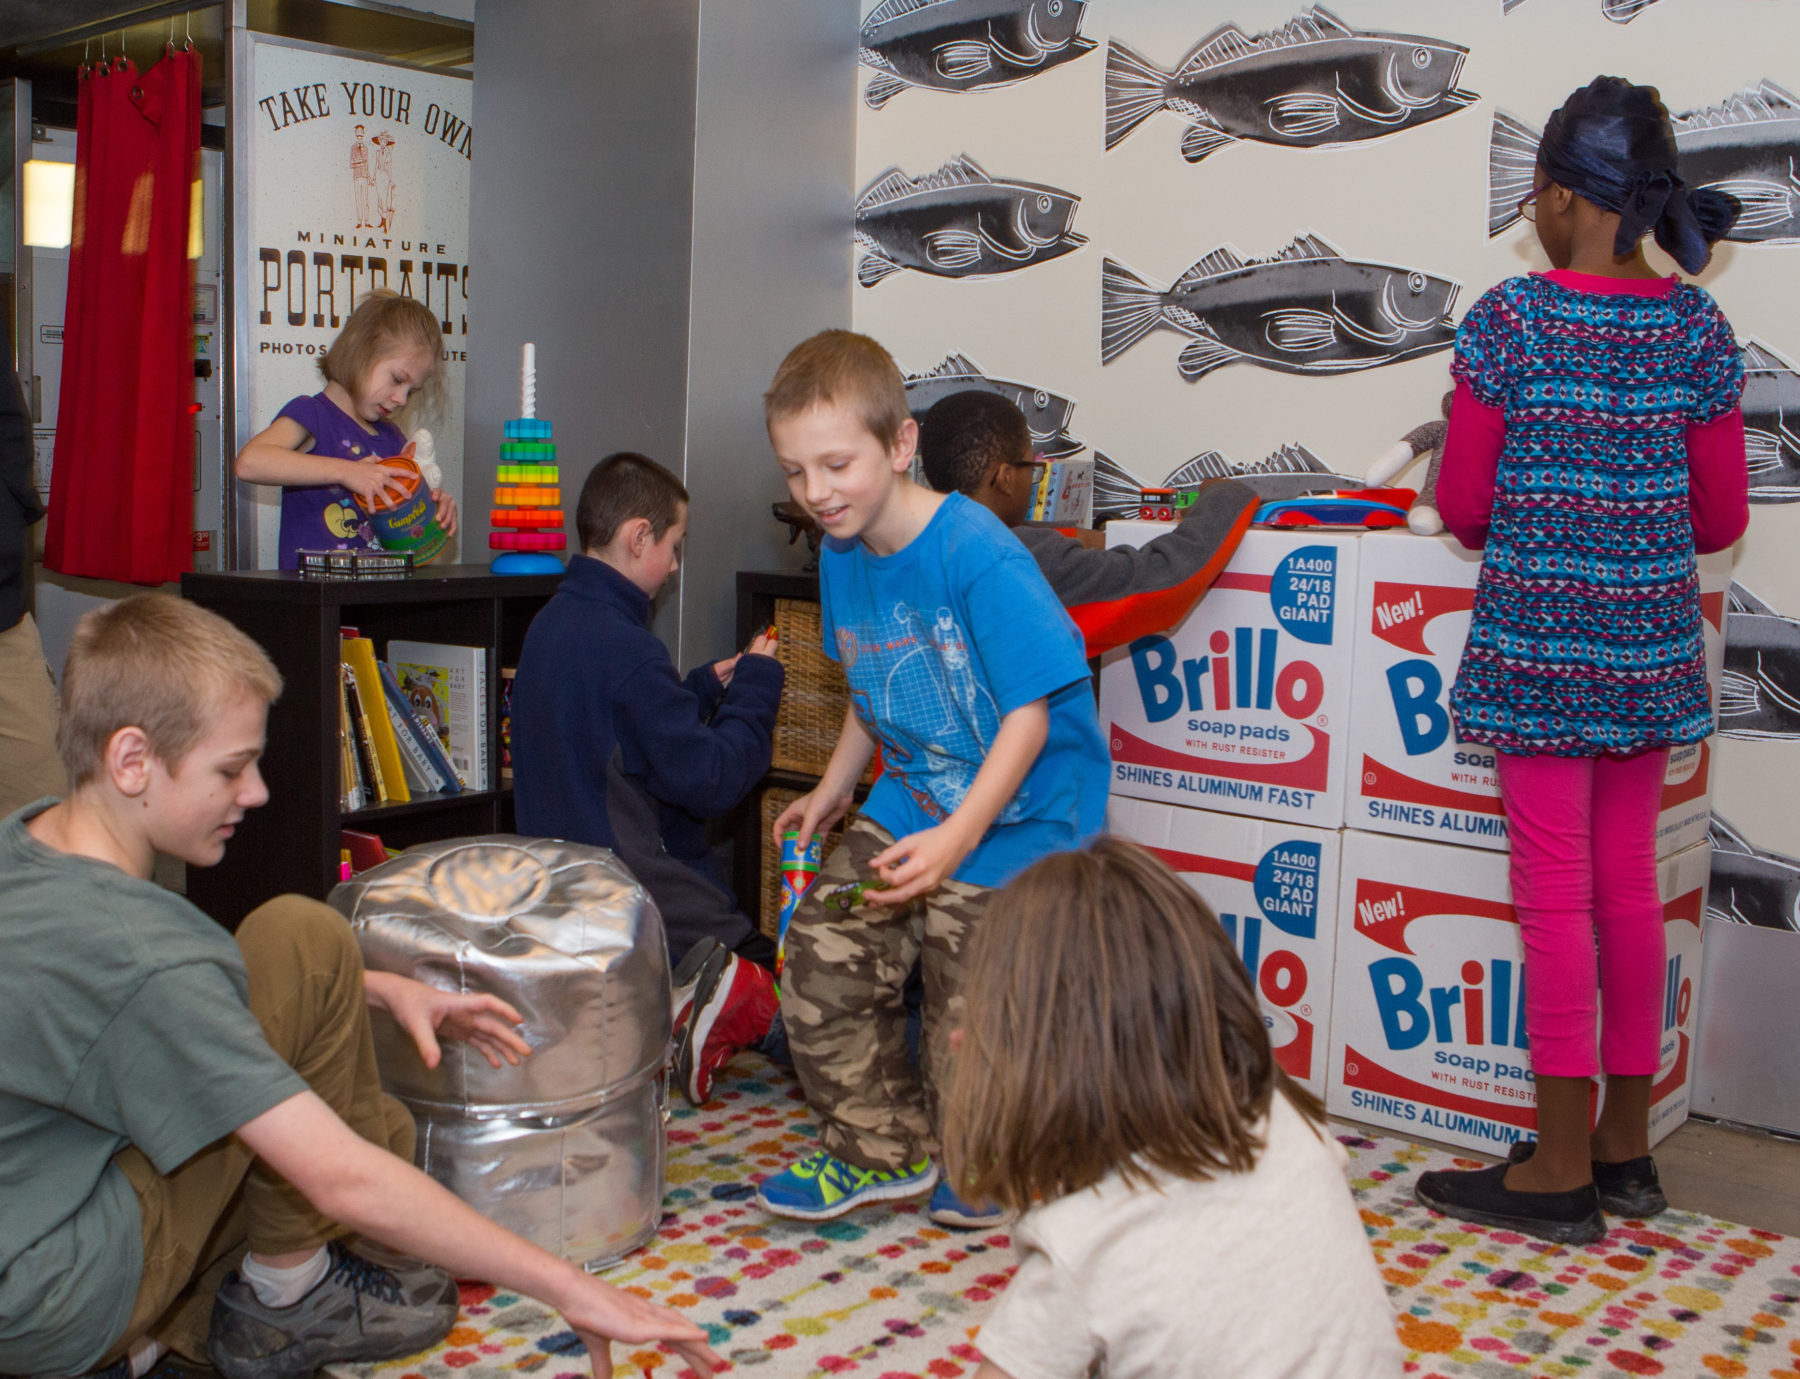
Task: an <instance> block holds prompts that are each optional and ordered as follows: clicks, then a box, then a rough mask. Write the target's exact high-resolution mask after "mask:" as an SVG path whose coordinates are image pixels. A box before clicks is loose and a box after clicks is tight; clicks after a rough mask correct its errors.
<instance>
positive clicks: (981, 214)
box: [855, 154, 1087, 287]
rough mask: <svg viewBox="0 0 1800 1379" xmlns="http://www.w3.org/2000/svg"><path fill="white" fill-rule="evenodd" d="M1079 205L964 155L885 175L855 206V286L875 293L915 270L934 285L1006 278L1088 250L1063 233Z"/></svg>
mask: <svg viewBox="0 0 1800 1379" xmlns="http://www.w3.org/2000/svg"><path fill="white" fill-rule="evenodd" d="M1080 207H1081V198H1080V197H1079V196H1074V195H1072V194H1070V193H1069V192H1065V191H1059V190H1058V189H1057V188H1055V187H1043V186H1039V185H1038V184H1037V183H1035V182H1010V181H1005V180H1003V179H1000V178H995V177H989V176H988V175H987V174H986V173H985V172H983V171H982V170H981V169H980V168H979V167H977V166H976V164H975V160H974V159H972V158H970V157H968V156H967V155H966V154H965V155H963V156H961V157H957V158H952V159H951V160H950V161H949V162H948V163H945V164H944V166H943V167H941V168H939V169H938V170H937V171H936V172H933V173H928V174H927V175H925V176H924V177H916V178H915V177H908V176H907V175H906V174H905V173H903V172H901V171H900V170H899V169H898V168H895V169H894V170H893V171H891V172H888V173H885V174H884V175H883V176H881V177H880V178H878V179H877V180H876V181H875V183H874V184H873V185H872V186H871V187H870V188H869V189H868V190H867V191H866V192H864V193H863V194H862V196H861V197H860V198H859V199H858V200H857V203H856V232H855V237H856V243H857V245H858V246H859V247H860V248H862V249H863V250H865V251H866V253H865V255H864V257H863V259H862V261H861V262H860V263H858V264H857V265H856V280H857V281H858V282H860V283H861V284H862V285H863V286H864V287H873V286H874V285H875V284H876V283H878V282H880V281H881V280H882V279H883V278H885V277H887V276H888V275H889V274H890V273H898V272H899V271H900V270H901V269H902V268H911V269H915V270H916V271H918V272H920V273H930V274H932V275H934V276H936V277H940V278H973V277H985V276H987V275H990V274H994V273H1011V272H1013V271H1014V270H1015V269H1019V268H1026V267H1029V266H1030V265H1031V264H1034V263H1042V262H1044V261H1045V260H1046V259H1053V258H1057V257H1059V256H1060V255H1063V254H1066V253H1068V252H1069V251H1070V250H1071V249H1079V248H1080V247H1081V246H1082V245H1084V244H1086V243H1087V236H1086V235H1078V234H1076V233H1075V232H1074V231H1073V230H1071V229H1070V228H1069V225H1070V223H1071V222H1072V221H1073V220H1074V219H1075V212H1076V211H1077V210H1079V209H1080Z"/></svg>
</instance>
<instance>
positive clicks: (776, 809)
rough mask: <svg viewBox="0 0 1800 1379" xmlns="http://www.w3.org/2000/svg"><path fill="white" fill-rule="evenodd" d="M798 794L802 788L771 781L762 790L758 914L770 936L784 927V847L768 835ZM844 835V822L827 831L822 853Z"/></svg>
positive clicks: (764, 929)
mask: <svg viewBox="0 0 1800 1379" xmlns="http://www.w3.org/2000/svg"><path fill="white" fill-rule="evenodd" d="M799 798H800V791H798V790H787V789H784V788H782V787H781V786H779V785H771V786H770V787H768V789H766V790H764V791H763V792H762V808H761V811H760V812H761V815H762V834H761V835H760V853H761V856H762V865H761V867H759V868H758V875H759V877H760V878H761V881H762V885H761V887H760V888H759V889H760V892H761V905H760V908H759V911H758V914H757V922H758V924H759V925H760V926H761V927H762V931H763V932H764V933H765V934H767V935H768V936H769V937H770V938H774V937H775V934H776V932H777V931H778V930H779V929H780V928H781V849H780V848H778V847H776V846H775V841H774V839H773V838H771V837H770V836H769V835H770V833H771V832H772V831H773V830H774V828H775V820H776V819H777V818H779V817H780V815H781V811H782V810H784V809H786V808H787V807H788V806H789V805H790V804H792V803H793V802H794V801H795V800H797V799H799ZM843 836H844V826H843V825H842V824H841V823H840V824H839V825H838V826H837V827H836V828H834V829H832V830H831V831H830V832H829V833H827V834H826V835H825V852H824V853H822V854H821V856H825V855H829V854H830V852H831V850H832V849H833V848H834V847H836V846H837V844H838V839H839V838H841V837H843Z"/></svg>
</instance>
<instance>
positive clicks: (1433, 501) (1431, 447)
mask: <svg viewBox="0 0 1800 1379" xmlns="http://www.w3.org/2000/svg"><path fill="white" fill-rule="evenodd" d="M1455 396H1456V394H1455V393H1454V392H1448V393H1445V394H1444V401H1443V412H1444V419H1443V420H1442V421H1428V422H1426V423H1425V424H1424V425H1423V426H1415V427H1414V428H1413V429H1412V430H1410V431H1408V432H1407V433H1406V434H1405V435H1404V436H1402V437H1401V438H1400V439H1399V440H1397V441H1395V442H1394V444H1393V445H1392V446H1390V447H1389V448H1388V449H1386V450H1384V451H1382V452H1381V454H1380V455H1378V456H1377V457H1376V459H1375V462H1374V463H1373V464H1371V465H1370V466H1369V472H1368V476H1367V478H1368V484H1369V487H1370V488H1381V487H1385V486H1386V485H1387V484H1389V483H1391V482H1393V480H1394V479H1396V478H1398V477H1399V475H1400V474H1401V473H1402V472H1403V471H1404V470H1405V469H1406V468H1407V467H1408V466H1410V465H1411V464H1412V463H1413V461H1415V460H1417V459H1418V458H1419V456H1421V455H1424V454H1427V453H1429V454H1430V456H1431V459H1430V461H1429V462H1428V463H1427V465H1426V467H1425V482H1424V483H1422V484H1420V485H1419V496H1418V497H1417V498H1415V499H1414V500H1413V504H1412V506H1411V507H1410V508H1409V509H1407V513H1406V525H1407V526H1408V527H1410V528H1412V530H1414V531H1416V532H1417V533H1418V534H1419V535H1420V536H1436V535H1437V534H1438V533H1439V532H1441V531H1442V530H1443V529H1444V519H1443V518H1442V517H1440V516H1438V510H1437V481H1438V469H1439V467H1440V466H1441V465H1442V464H1443V462H1444V437H1445V435H1446V434H1447V433H1448V432H1449V430H1450V399H1451V398H1453V397H1455Z"/></svg>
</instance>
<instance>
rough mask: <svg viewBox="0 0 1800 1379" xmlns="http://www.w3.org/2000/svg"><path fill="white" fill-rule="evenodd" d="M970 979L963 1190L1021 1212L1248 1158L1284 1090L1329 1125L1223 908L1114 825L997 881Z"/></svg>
mask: <svg viewBox="0 0 1800 1379" xmlns="http://www.w3.org/2000/svg"><path fill="white" fill-rule="evenodd" d="M963 989H964V991H965V992H967V993H968V1000H967V1001H966V1007H967V1008H966V1011H965V1013H964V1016H963V1025H962V1030H963V1037H962V1045H961V1048H960V1049H959V1050H958V1051H957V1052H956V1053H955V1054H954V1055H953V1065H952V1068H951V1074H950V1080H949V1090H948V1093H947V1095H946V1097H945V1105H944V1155H945V1160H946V1163H947V1166H948V1169H949V1172H950V1175H951V1177H950V1181H951V1183H952V1185H953V1186H954V1188H955V1190H956V1192H957V1193H958V1194H959V1195H960V1196H962V1197H963V1198H964V1199H966V1200H969V1201H992V1202H998V1203H999V1204H1000V1205H1002V1206H1004V1207H1007V1208H1009V1209H1011V1210H1014V1211H1023V1210H1025V1209H1027V1208H1028V1207H1030V1206H1032V1205H1034V1204H1036V1203H1040V1202H1044V1201H1049V1200H1052V1199H1054V1198H1057V1197H1063V1196H1066V1195H1068V1194H1069V1193H1072V1192H1079V1191H1080V1190H1081V1189H1083V1188H1086V1187H1090V1186H1092V1185H1093V1184H1095V1183H1097V1182H1099V1181H1100V1180H1101V1179H1102V1178H1104V1177H1106V1176H1107V1175H1108V1174H1110V1173H1118V1174H1121V1175H1123V1176H1124V1178H1125V1179H1126V1180H1127V1181H1128V1182H1132V1181H1135V1182H1138V1183H1142V1184H1146V1185H1148V1184H1149V1183H1151V1182H1152V1174H1153V1173H1158V1172H1160V1173H1165V1174H1169V1175H1173V1176H1175V1177H1180V1178H1190V1179H1204V1178H1211V1177H1213V1176H1215V1175H1217V1174H1221V1173H1239V1172H1244V1171H1247V1170H1248V1169H1251V1168H1253V1167H1254V1166H1255V1164H1256V1156H1257V1155H1258V1154H1259V1153H1260V1152H1261V1150H1262V1148H1263V1140H1262V1137H1261V1134H1260V1131H1259V1126H1260V1123H1261V1122H1262V1120H1263V1118H1264V1116H1265V1115H1266V1114H1267V1113H1268V1109H1269V1103H1270V1100H1271V1098H1272V1097H1273V1096H1274V1095H1275V1093H1277V1092H1280V1093H1281V1094H1282V1095H1284V1096H1286V1097H1287V1098H1288V1100H1289V1101H1290V1102H1292V1103H1293V1105H1294V1106H1295V1108H1296V1109H1298V1110H1299V1111H1300V1112H1301V1114H1302V1115H1304V1116H1305V1117H1307V1118H1308V1119H1309V1120H1311V1121H1313V1122H1314V1123H1315V1124H1323V1122H1324V1108H1323V1107H1322V1106H1321V1105H1320V1104H1319V1102H1318V1099H1317V1098H1316V1097H1314V1096H1312V1094H1311V1093H1309V1092H1307V1091H1306V1090H1305V1089H1304V1088H1301V1087H1298V1086H1296V1085H1295V1084H1294V1083H1292V1082H1290V1081H1289V1080H1288V1077H1287V1074H1286V1073H1284V1072H1283V1071H1282V1070H1281V1068H1280V1066H1279V1065H1278V1064H1277V1063H1276V1062H1275V1056H1274V1052H1273V1050H1272V1049H1271V1048H1270V1046H1269V1037H1268V1032H1267V1030H1266V1029H1265V1027H1264V1025H1263V1018H1262V1013H1261V1012H1260V1011H1259V1010H1258V1009H1257V1004H1256V995H1255V993H1254V991H1253V990H1252V989H1251V983H1250V978H1249V976H1248V974H1247V973H1246V972H1245V971H1244V966H1243V964H1242V963H1241V962H1240V961H1239V959H1238V955H1237V953H1236V952H1235V951H1234V950H1233V948H1232V946H1231V941H1230V940H1229V939H1228V938H1227V937H1226V936H1225V931H1224V930H1223V929H1222V928H1221V927H1220V926H1219V922H1218V920H1216V919H1214V918H1213V916H1212V914H1211V912H1210V911H1208V910H1207V908H1206V906H1205V905H1204V904H1203V903H1202V902H1201V900H1200V898H1199V897H1198V896H1196V895H1195V894H1194V892H1193V891H1191V890H1189V889H1188V887H1186V886H1185V885H1183V884H1182V883H1181V881H1180V880H1179V879H1178V878H1177V877H1176V876H1175V874H1174V873H1173V872H1172V871H1170V870H1169V869H1168V868H1167V867H1166V866H1164V865H1163V864H1162V863H1161V862H1159V861H1158V860H1157V859H1156V858H1154V857H1152V856H1151V855H1150V854H1149V853H1147V852H1145V851H1144V850H1143V849H1141V848H1139V847H1136V846H1134V845H1133V844H1131V843H1127V842H1124V841H1123V840H1120V839H1115V838H1101V839H1099V840H1098V841H1096V842H1095V843H1093V844H1092V845H1091V846H1089V847H1087V848H1085V849H1083V850H1082V851H1080V852H1064V853H1056V854H1054V855H1052V856H1050V857H1046V858H1044V859H1043V860H1042V861H1040V862H1038V863H1036V864H1035V865H1034V866H1032V867H1030V868H1028V869H1027V870H1026V871H1025V872H1023V873H1022V874H1021V875H1020V876H1019V877H1018V878H1017V879H1015V880H1014V881H1013V882H1012V883H1011V884H1010V885H1008V886H1007V887H1006V888H1005V889H1004V890H1003V891H1001V892H1000V893H999V894H997V895H996V896H994V898H993V899H992V900H991V901H990V902H989V903H988V906H987V910H986V912H985V913H984V914H983V916H982V919H981V922H980V924H978V925H977V926H976V930H975V934H974V937H973V938H972V939H971V941H970V947H969V952H968V956H967V961H966V964H965V968H964V978H963Z"/></svg>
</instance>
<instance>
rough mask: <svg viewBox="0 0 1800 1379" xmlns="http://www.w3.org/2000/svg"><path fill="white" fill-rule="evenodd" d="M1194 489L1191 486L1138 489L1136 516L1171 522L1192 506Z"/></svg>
mask: <svg viewBox="0 0 1800 1379" xmlns="http://www.w3.org/2000/svg"><path fill="white" fill-rule="evenodd" d="M1195 496H1196V495H1195V491H1194V490H1193V489H1191V488H1145V489H1139V490H1138V517H1139V518H1141V519H1142V520H1143V521H1145V522H1173V521H1176V520H1177V519H1178V518H1180V516H1181V514H1182V513H1183V512H1185V511H1186V510H1187V509H1188V508H1191V507H1193V505H1194V498H1195Z"/></svg>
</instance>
